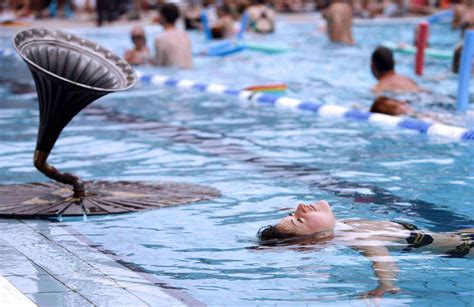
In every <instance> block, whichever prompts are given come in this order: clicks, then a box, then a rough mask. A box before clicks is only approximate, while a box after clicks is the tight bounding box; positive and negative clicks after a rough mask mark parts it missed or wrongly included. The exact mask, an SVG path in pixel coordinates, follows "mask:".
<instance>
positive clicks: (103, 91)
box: [0, 28, 219, 218]
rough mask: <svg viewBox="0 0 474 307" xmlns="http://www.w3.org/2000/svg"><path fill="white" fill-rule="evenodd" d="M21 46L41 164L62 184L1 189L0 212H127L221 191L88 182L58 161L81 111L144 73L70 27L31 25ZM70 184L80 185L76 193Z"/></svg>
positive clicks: (29, 215)
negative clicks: (52, 159) (52, 157)
mask: <svg viewBox="0 0 474 307" xmlns="http://www.w3.org/2000/svg"><path fill="white" fill-rule="evenodd" d="M13 46H14V48H15V50H16V51H17V52H18V53H19V54H20V56H21V57H22V58H23V60H24V61H25V62H26V64H27V65H28V68H29V69H30V71H31V73H32V75H33V78H34V80H35V85H36V90H37V92H38V102H39V113H40V122H39V131H38V137H37V144H36V150H35V154H34V165H35V167H36V168H37V169H38V170H39V171H40V172H42V173H43V174H45V175H46V176H47V177H49V178H51V179H53V180H55V181H57V182H58V183H47V184H26V185H12V186H0V217H13V218H32V217H59V216H80V215H84V214H86V215H98V214H113V213H125V212H134V211H140V210H147V209H152V208H156V207H163V206H165V205H176V204H181V203H190V202H196V201H200V200H209V199H212V198H214V197H217V196H218V195H219V192H218V191H217V190H215V189H213V188H208V187H201V186H197V185H189V184H182V183H180V184H167V183H140V182H119V183H108V182H91V183H85V182H83V181H82V180H81V179H80V178H79V177H78V176H76V175H73V174H70V173H62V172H60V171H59V170H57V169H56V168H55V167H53V166H52V165H50V164H49V163H48V162H47V159H48V156H49V154H50V152H51V150H52V149H53V147H54V144H55V143H56V140H57V139H58V137H59V135H60V134H61V131H62V130H63V129H64V127H66V125H67V124H68V123H69V122H70V121H71V120H72V119H73V118H74V116H76V115H77V114H78V113H79V112H80V111H81V110H82V109H84V108H85V107H86V106H88V105H89V104H90V103H92V102H93V101H94V100H96V99H98V98H100V97H102V96H104V95H107V94H109V93H113V92H117V91H123V90H127V89H130V88H131V87H133V86H134V85H135V83H136V79H137V78H136V75H135V72H134V70H133V69H132V67H131V66H130V65H129V64H128V63H126V62H125V61H124V60H122V59H121V58H120V57H118V56H116V55H115V54H113V53H112V52H110V51H109V50H107V49H106V48H104V47H102V46H100V45H98V44H97V43H94V42H92V41H90V40H87V39H84V38H81V37H78V36H75V35H73V34H69V33H65V32H62V31H58V30H54V31H52V30H48V29H44V28H35V29H29V30H25V31H22V32H20V33H18V34H17V35H16V36H15V37H14V38H13ZM65 185H72V193H71V191H70V189H69V188H67V186H65ZM86 187H87V188H88V189H86ZM166 191H168V192H166Z"/></svg>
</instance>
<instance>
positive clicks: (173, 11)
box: [159, 3, 180, 24]
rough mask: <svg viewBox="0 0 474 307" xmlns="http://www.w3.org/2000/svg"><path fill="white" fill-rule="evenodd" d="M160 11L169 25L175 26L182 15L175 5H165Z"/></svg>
mask: <svg viewBox="0 0 474 307" xmlns="http://www.w3.org/2000/svg"><path fill="white" fill-rule="evenodd" d="M159 10H160V15H161V17H162V18H163V19H164V20H165V22H166V23H169V24H174V23H175V22H176V20H178V18H179V15H180V13H179V8H178V7H177V6H176V4H174V3H165V4H163V5H162V6H161V7H160V9H159Z"/></svg>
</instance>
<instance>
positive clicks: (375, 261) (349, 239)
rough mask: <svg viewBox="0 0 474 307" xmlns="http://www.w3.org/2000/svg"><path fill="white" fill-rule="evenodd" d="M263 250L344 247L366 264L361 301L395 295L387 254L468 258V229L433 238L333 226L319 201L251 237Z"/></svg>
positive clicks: (403, 229)
mask: <svg viewBox="0 0 474 307" xmlns="http://www.w3.org/2000/svg"><path fill="white" fill-rule="evenodd" d="M257 236H258V238H259V240H260V243H261V244H263V245H275V244H278V243H280V244H281V243H291V244H295V243H296V244H298V243H304V244H311V243H318V242H328V241H331V242H333V243H336V244H343V245H346V246H349V247H351V248H353V249H355V250H357V251H359V252H360V253H361V254H362V255H364V256H365V257H367V258H368V259H369V260H370V261H371V262H372V267H373V269H374V273H375V276H376V278H377V281H378V285H377V287H376V288H375V289H374V290H372V291H369V292H367V293H366V294H365V295H364V297H366V298H368V297H383V295H384V294H385V293H397V292H398V291H399V288H398V287H396V286H395V281H396V273H397V267H396V265H395V261H394V260H393V258H392V257H391V256H390V253H389V251H390V250H396V251H403V252H410V251H419V252H431V253H436V254H440V255H442V256H444V257H449V258H462V257H468V258H473V257H474V228H469V229H463V230H460V231H456V232H443V233H435V232H428V231H424V230H420V229H418V228H417V227H416V226H414V225H412V224H408V223H404V222H389V221H369V220H357V219H351V220H336V219H335V217H334V215H333V213H332V210H331V207H330V205H329V204H328V203H327V202H326V201H324V200H322V201H318V202H316V203H314V204H311V205H305V204H299V205H298V206H297V207H296V209H295V211H294V212H293V213H290V214H289V216H287V217H285V218H283V219H282V220H280V221H279V222H278V223H277V224H276V225H270V226H265V227H262V228H261V229H260V230H259V231H258V234H257Z"/></svg>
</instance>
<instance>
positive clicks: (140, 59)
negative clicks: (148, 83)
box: [124, 26, 152, 65]
mask: <svg viewBox="0 0 474 307" xmlns="http://www.w3.org/2000/svg"><path fill="white" fill-rule="evenodd" d="M130 38H131V39H132V43H133V45H134V48H133V49H128V50H127V51H125V55H124V58H125V61H127V62H128V63H129V64H130V65H146V64H151V63H152V57H151V52H150V49H148V47H147V45H146V36H145V30H144V29H143V27H140V26H135V27H133V28H132V31H131V32H130Z"/></svg>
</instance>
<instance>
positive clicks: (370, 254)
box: [357, 246, 399, 297]
mask: <svg viewBox="0 0 474 307" xmlns="http://www.w3.org/2000/svg"><path fill="white" fill-rule="evenodd" d="M357 249H358V250H359V252H360V253H362V255H364V256H365V257H366V258H367V259H369V260H370V261H371V262H372V268H373V269H374V273H375V277H376V278H377V282H378V286H377V288H375V289H374V290H372V291H369V292H367V293H366V294H364V295H363V296H364V297H374V296H375V297H383V295H384V294H385V292H390V293H397V292H398V291H399V289H398V288H397V287H395V285H394V281H395V280H396V275H397V272H398V268H397V266H396V265H395V262H394V261H393V258H392V257H391V256H390V254H389V251H388V249H387V247H385V246H358V247H357Z"/></svg>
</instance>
